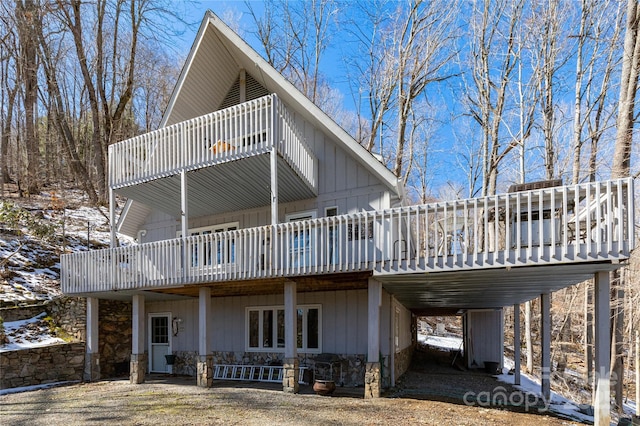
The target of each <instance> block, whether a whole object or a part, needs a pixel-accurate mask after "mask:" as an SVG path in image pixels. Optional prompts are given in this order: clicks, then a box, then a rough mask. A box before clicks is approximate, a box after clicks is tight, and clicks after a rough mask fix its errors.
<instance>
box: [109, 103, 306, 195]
mask: <svg viewBox="0 0 640 426" xmlns="http://www.w3.org/2000/svg"><path fill="white" fill-rule="evenodd" d="M274 146H275V147H276V149H277V150H278V153H279V154H280V155H281V156H282V157H283V159H284V160H285V161H286V162H287V163H288V164H289V166H290V167H291V168H292V169H293V170H295V171H296V173H297V174H298V176H300V178H301V179H303V180H304V181H305V183H306V184H307V185H308V186H309V187H310V188H313V189H314V190H317V180H318V178H317V159H316V158H315V156H314V154H313V152H312V151H311V150H310V149H309V147H308V146H307V144H306V143H305V141H304V137H303V135H302V131H301V130H300V129H299V128H298V126H297V125H296V123H295V120H294V117H293V115H292V114H291V113H290V112H289V111H288V109H287V107H286V106H285V105H284V104H283V103H282V102H281V101H280V100H279V99H278V97H277V96H276V95H269V96H264V97H262V98H259V99H254V100H252V101H248V102H244V103H242V104H239V105H235V106H232V107H229V108H226V109H223V110H220V111H215V112H212V113H210V114H207V115H203V116H200V117H196V118H193V119H191V120H187V121H183V122H181V123H176V124H173V125H171V126H167V127H163V128H161V129H158V130H155V131H153V132H149V133H145V134H143V135H139V136H136V137H133V138H131V139H127V140H125V141H122V142H119V143H116V144H113V145H111V146H109V177H110V182H109V183H110V186H111V188H114V189H117V188H121V187H125V186H129V185H135V184H139V183H142V182H146V181H150V180H153V179H158V178H162V177H166V176H171V175H174V174H177V173H180V172H181V171H183V170H187V171H188V170H195V169H199V168H203V167H208V166H212V165H215V164H219V163H223V162H228V161H233V160H237V159H241V158H245V157H248V156H253V155H259V154H264V153H266V152H269V151H270V150H272V149H273V147H274Z"/></svg>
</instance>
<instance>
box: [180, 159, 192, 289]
mask: <svg viewBox="0 0 640 426" xmlns="http://www.w3.org/2000/svg"><path fill="white" fill-rule="evenodd" d="M188 189H189V186H188V181H187V172H186V171H185V170H182V171H181V172H180V231H181V235H182V275H183V277H185V278H186V276H187V270H188V265H189V262H190V261H189V250H188V249H187V244H186V242H185V241H186V238H187V237H188V236H189V194H188V192H189V190H188Z"/></svg>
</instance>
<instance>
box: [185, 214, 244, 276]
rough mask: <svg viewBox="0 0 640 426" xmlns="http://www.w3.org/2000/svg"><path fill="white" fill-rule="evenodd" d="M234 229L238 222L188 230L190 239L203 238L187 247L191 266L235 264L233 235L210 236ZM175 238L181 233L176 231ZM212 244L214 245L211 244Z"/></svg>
mask: <svg viewBox="0 0 640 426" xmlns="http://www.w3.org/2000/svg"><path fill="white" fill-rule="evenodd" d="M236 229H238V222H232V223H223V224H220V225H214V226H205V227H201V228H193V229H189V236H190V237H191V236H194V237H195V236H203V237H204V238H198V239H194V241H192V242H191V243H190V245H189V253H190V258H191V266H192V267H202V266H212V265H223V264H229V263H235V261H236V242H235V238H234V237H233V235H231V236H224V237H221V238H218V237H214V236H212V235H211V234H214V233H221V232H227V231H235V230H236ZM176 236H177V237H178V238H180V237H181V236H182V232H181V231H178V232H177V233H176ZM214 242H215V244H213V243H214Z"/></svg>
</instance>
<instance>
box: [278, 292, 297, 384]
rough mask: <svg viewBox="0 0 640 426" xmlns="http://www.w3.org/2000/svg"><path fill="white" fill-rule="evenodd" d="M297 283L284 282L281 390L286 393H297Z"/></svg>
mask: <svg viewBox="0 0 640 426" xmlns="http://www.w3.org/2000/svg"><path fill="white" fill-rule="evenodd" d="M297 305H298V302H297V284H296V283H295V282H294V281H285V282H284V363H283V375H282V390H283V391H285V392H287V393H298V390H299V386H300V385H299V384H298V379H299V377H300V363H299V361H298V349H297V346H298V345H297V341H296V336H297V335H298V330H297V324H298V314H297V313H298V308H297Z"/></svg>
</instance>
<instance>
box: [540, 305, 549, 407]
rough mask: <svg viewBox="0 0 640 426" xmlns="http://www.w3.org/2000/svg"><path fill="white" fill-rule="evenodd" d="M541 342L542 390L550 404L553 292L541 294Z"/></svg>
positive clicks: (545, 399)
mask: <svg viewBox="0 0 640 426" xmlns="http://www.w3.org/2000/svg"><path fill="white" fill-rule="evenodd" d="M540 343H541V345H542V354H541V365H540V367H541V371H540V374H541V376H542V384H541V390H542V397H543V398H544V402H545V404H548V403H549V402H550V401H551V293H543V294H541V295H540Z"/></svg>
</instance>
